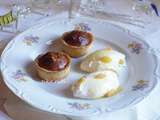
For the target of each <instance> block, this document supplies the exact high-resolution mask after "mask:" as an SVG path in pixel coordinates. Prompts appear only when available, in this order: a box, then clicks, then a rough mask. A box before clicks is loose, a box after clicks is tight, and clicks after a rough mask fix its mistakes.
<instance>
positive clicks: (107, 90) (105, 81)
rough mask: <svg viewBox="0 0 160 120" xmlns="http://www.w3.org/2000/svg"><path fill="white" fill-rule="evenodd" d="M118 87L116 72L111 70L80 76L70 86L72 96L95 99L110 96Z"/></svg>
mask: <svg viewBox="0 0 160 120" xmlns="http://www.w3.org/2000/svg"><path fill="white" fill-rule="evenodd" d="M119 88H120V84H119V80H118V77H117V74H116V73H115V72H113V71H110V70H106V71H99V72H94V73H91V74H89V75H87V76H84V77H82V78H80V79H79V80H78V81H76V83H75V84H73V86H72V91H73V96H74V97H78V98H86V99H96V98H101V97H104V96H112V95H114V94H116V93H117V92H118V90H119Z"/></svg>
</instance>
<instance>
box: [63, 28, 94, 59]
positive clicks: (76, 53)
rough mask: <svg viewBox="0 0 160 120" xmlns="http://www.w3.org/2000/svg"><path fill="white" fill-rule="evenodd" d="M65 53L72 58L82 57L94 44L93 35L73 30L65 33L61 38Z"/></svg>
mask: <svg viewBox="0 0 160 120" xmlns="http://www.w3.org/2000/svg"><path fill="white" fill-rule="evenodd" d="M61 42H62V45H63V51H64V52H66V53H68V54H69V55H70V56H71V57H80V56H83V55H85V54H86V53H87V51H88V49H89V48H90V46H91V44H92V42H93V35H92V34H91V33H89V32H85V31H80V30H73V31H70V32H65V33H64V34H63V35H62V37H61Z"/></svg>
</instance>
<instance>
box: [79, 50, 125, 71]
mask: <svg viewBox="0 0 160 120" xmlns="http://www.w3.org/2000/svg"><path fill="white" fill-rule="evenodd" d="M125 59H126V57H125V55H124V54H123V53H121V52H119V51H116V50H113V49H112V48H106V49H102V50H97V51H95V52H93V53H91V54H90V55H88V56H87V57H86V58H85V59H84V60H83V61H82V62H81V64H80V69H81V70H82V71H85V72H96V71H102V70H108V69H109V70H113V71H115V72H117V73H118V72H120V70H121V69H122V68H123V67H125V66H126V60H125Z"/></svg>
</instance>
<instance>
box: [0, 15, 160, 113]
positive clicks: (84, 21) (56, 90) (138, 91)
mask: <svg viewBox="0 0 160 120" xmlns="http://www.w3.org/2000/svg"><path fill="white" fill-rule="evenodd" d="M75 27H76V28H77V27H79V28H80V29H82V30H86V31H91V32H92V34H93V35H94V36H95V41H94V44H93V47H92V48H91V49H90V51H89V52H93V51H95V50H97V49H102V48H106V47H108V46H111V47H113V48H114V49H116V50H118V51H120V52H123V53H124V54H125V55H126V56H127V67H125V68H124V69H123V70H122V72H121V73H120V75H119V78H120V82H121V86H122V88H123V90H122V91H121V92H119V93H118V94H117V95H114V96H112V97H109V98H103V99H97V100H85V99H77V98H74V97H73V96H72V93H71V91H70V86H71V84H72V83H73V82H74V81H75V80H77V79H79V78H80V76H82V75H84V73H83V72H81V70H80V69H79V67H78V65H77V63H78V62H80V61H81V60H82V59H84V57H82V58H80V59H72V66H71V72H70V74H69V76H68V77H67V78H66V79H65V80H62V81H61V82H58V83H46V82H42V81H40V79H39V78H38V76H37V74H36V70H35V66H34V64H33V61H34V59H35V58H36V57H37V55H39V54H42V53H44V52H46V51H51V50H58V49H59V45H60V43H59V41H58V40H57V38H59V37H60V36H61V35H62V34H63V33H64V32H66V31H69V30H73V29H75ZM1 57H2V63H1V71H2V74H3V78H4V81H5V83H6V84H7V86H8V87H9V88H10V89H11V90H12V91H13V92H14V93H15V94H16V95H17V96H19V97H20V98H21V99H23V100H24V101H26V102H27V103H29V104H30V105H32V106H34V107H36V108H39V109H41V110H44V111H48V112H53V113H59V114H66V115H75V116H84V115H98V114H105V113H107V112H111V111H115V110H118V109H121V108H125V107H127V106H130V105H134V104H136V103H138V102H139V101H141V100H142V99H143V98H145V96H146V95H148V94H149V93H150V92H151V90H152V89H153V88H154V87H155V85H156V82H157V80H156V76H155V73H156V65H157V61H156V58H155V56H154V55H152V54H151V52H150V47H149V46H148V45H147V44H146V43H145V42H143V41H142V40H140V39H138V37H136V36H135V35H132V34H131V33H130V32H128V31H127V30H125V29H123V28H120V27H118V26H116V25H112V24H109V23H104V22H101V21H97V20H93V19H88V18H77V19H74V20H72V21H69V20H67V19H58V20H53V21H52V19H51V20H50V22H42V23H41V24H40V25H37V26H35V27H32V28H30V29H28V30H27V31H25V32H23V33H22V34H20V35H18V36H17V37H16V38H14V39H13V40H12V41H11V42H10V43H9V44H8V45H7V47H6V48H5V50H4V52H3V54H2V56H1Z"/></svg>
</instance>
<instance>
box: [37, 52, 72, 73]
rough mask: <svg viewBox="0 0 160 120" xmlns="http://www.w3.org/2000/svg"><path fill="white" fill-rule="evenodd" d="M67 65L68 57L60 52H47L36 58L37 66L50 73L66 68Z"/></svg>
mask: <svg viewBox="0 0 160 120" xmlns="http://www.w3.org/2000/svg"><path fill="white" fill-rule="evenodd" d="M68 63H69V59H68V57H67V56H66V55H65V54H64V53H61V52H47V53H46V54H44V55H42V56H40V57H38V65H39V66H40V67H42V68H44V69H47V70H50V71H59V70H63V69H64V68H66V66H67V65H68Z"/></svg>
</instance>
